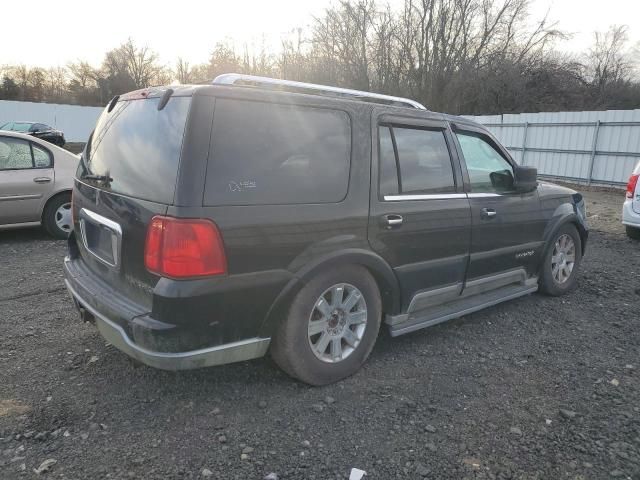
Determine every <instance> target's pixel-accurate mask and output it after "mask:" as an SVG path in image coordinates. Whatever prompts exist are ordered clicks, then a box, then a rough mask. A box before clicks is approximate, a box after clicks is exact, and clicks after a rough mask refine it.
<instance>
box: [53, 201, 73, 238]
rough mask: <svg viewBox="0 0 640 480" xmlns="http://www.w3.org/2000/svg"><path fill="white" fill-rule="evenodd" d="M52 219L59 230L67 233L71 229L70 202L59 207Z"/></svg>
mask: <svg viewBox="0 0 640 480" xmlns="http://www.w3.org/2000/svg"><path fill="white" fill-rule="evenodd" d="M54 219H55V221H56V225H57V226H58V228H59V229H60V230H62V231H63V232H65V233H69V232H70V231H71V229H72V228H73V222H72V221H71V202H68V203H63V204H62V205H60V206H59V207H58V209H57V210H56V213H55V214H54Z"/></svg>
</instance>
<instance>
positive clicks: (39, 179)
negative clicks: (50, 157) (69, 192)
mask: <svg viewBox="0 0 640 480" xmlns="http://www.w3.org/2000/svg"><path fill="white" fill-rule="evenodd" d="M33 181H34V182H36V183H49V182H50V181H51V179H50V178H49V177H36V178H34V179H33Z"/></svg>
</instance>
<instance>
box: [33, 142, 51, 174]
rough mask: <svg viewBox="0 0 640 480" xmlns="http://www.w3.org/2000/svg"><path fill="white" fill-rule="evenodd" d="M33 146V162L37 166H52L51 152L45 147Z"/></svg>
mask: <svg viewBox="0 0 640 480" xmlns="http://www.w3.org/2000/svg"><path fill="white" fill-rule="evenodd" d="M31 148H33V162H34V164H35V166H36V168H47V167H50V166H51V154H50V153H49V152H48V151H47V150H45V149H44V148H42V147H40V146H38V145H36V144H35V143H33V144H31Z"/></svg>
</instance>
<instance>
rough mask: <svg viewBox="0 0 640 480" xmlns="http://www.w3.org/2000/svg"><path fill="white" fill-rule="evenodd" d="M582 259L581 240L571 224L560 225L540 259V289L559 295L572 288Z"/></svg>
mask: <svg viewBox="0 0 640 480" xmlns="http://www.w3.org/2000/svg"><path fill="white" fill-rule="evenodd" d="M581 260H582V240H581V239H580V235H579V234H578V230H577V229H576V227H575V226H574V225H572V224H566V225H563V226H562V227H560V229H559V230H558V231H557V232H556V234H555V235H554V237H553V238H552V240H551V244H550V246H549V248H548V250H547V253H546V254H545V256H544V258H543V260H542V267H541V268H540V291H541V292H542V293H544V294H546V295H551V296H554V297H555V296H559V295H564V294H565V293H567V292H570V291H571V290H573V289H574V288H575V286H576V284H577V277H578V269H579V268H580V262H581Z"/></svg>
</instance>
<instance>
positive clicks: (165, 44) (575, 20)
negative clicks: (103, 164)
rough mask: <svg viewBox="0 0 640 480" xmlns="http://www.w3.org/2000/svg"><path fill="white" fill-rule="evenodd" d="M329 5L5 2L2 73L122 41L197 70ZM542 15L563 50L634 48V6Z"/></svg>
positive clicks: (535, 11) (622, 1)
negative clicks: (626, 39) (225, 47)
mask: <svg viewBox="0 0 640 480" xmlns="http://www.w3.org/2000/svg"><path fill="white" fill-rule="evenodd" d="M330 3H331V1H330V0H306V1H305V0H235V1H234V0H232V1H229V0H224V1H220V0H181V1H179V2H172V3H171V4H168V5H172V6H171V7H169V6H166V7H165V6H164V5H163V4H162V2H158V1H157V0H154V1H150V0H110V1H107V2H99V3H97V2H96V3H94V2H93V1H92V0H86V1H82V0H56V1H55V2H53V4H50V3H47V4H46V6H45V5H44V4H43V5H38V2H36V3H34V2H31V3H30V5H31V6H32V7H33V8H31V9H30V11H29V13H27V12H26V9H25V6H24V2H17V1H3V2H2V7H1V12H2V22H1V25H2V37H3V39H4V41H3V42H2V47H0V65H2V64H18V63H23V64H27V65H30V66H35V65H38V66H44V67H49V66H56V65H65V64H66V63H68V62H70V61H76V60H79V59H82V60H87V61H89V62H90V63H92V64H94V65H99V64H100V62H101V61H102V58H103V56H104V53H105V52H106V51H107V50H109V49H111V48H114V47H116V46H118V45H119V44H121V43H123V42H124V41H126V39H127V38H128V37H131V38H132V39H133V40H134V41H135V42H136V43H138V44H141V45H145V44H146V45H148V46H149V47H151V48H152V49H154V50H156V51H157V52H158V53H159V54H160V56H161V60H162V61H163V62H165V63H168V64H169V63H170V64H173V63H174V61H175V59H176V58H177V57H178V56H182V57H183V58H185V59H186V60H188V61H189V62H191V63H202V62H206V61H207V60H208V58H209V53H210V52H211V50H212V47H213V45H214V44H215V43H216V42H217V41H220V40H224V39H225V38H234V39H235V40H238V41H240V42H248V43H249V44H251V43H252V42H253V43H258V42H259V41H260V38H261V34H265V35H266V38H267V41H268V42H269V43H272V44H274V45H277V44H278V43H279V39H280V38H281V37H282V36H283V35H285V34H286V33H287V32H290V31H292V30H293V29H295V28H297V27H306V26H308V25H310V23H311V22H312V16H313V15H319V14H321V13H322V11H323V10H324V9H325V8H326V7H327V6H328V5H330ZM378 3H379V4H380V5H382V4H384V3H386V2H384V1H379V2H378ZM389 3H390V4H391V5H392V6H395V5H401V4H402V3H403V2H402V0H389ZM98 5H99V6H98ZM547 10H550V19H552V20H556V21H558V22H559V25H558V26H559V28H561V29H563V30H565V31H567V32H570V33H572V34H574V36H573V38H572V39H571V40H569V41H566V42H562V44H561V45H558V47H559V48H561V49H563V50H567V51H572V52H579V51H583V50H585V49H586V48H588V46H589V45H590V44H591V42H592V40H593V32H594V31H596V30H600V31H604V30H606V29H607V28H608V26H609V25H612V24H622V25H628V26H629V36H630V40H631V43H632V44H635V43H636V42H640V0H605V1H603V0H531V9H530V11H531V14H532V18H541V17H543V16H544V15H545V13H546V12H547ZM11 19H14V20H11ZM25 27H27V28H25ZM8 39H11V41H8Z"/></svg>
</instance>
